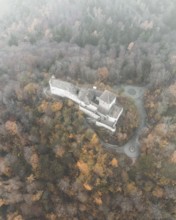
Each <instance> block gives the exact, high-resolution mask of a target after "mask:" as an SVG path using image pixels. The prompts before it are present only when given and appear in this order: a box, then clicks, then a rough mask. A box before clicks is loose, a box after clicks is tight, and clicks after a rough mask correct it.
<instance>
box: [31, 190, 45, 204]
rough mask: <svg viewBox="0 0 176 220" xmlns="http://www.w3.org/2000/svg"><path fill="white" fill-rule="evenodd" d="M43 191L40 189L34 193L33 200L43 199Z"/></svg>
mask: <svg viewBox="0 0 176 220" xmlns="http://www.w3.org/2000/svg"><path fill="white" fill-rule="evenodd" d="M42 194H43V191H42V190H40V191H38V192H37V193H36V194H34V195H32V201H38V200H40V199H41V197H42Z"/></svg>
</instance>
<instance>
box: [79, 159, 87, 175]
mask: <svg viewBox="0 0 176 220" xmlns="http://www.w3.org/2000/svg"><path fill="white" fill-rule="evenodd" d="M76 165H77V167H78V168H79V170H80V171H81V173H83V174H85V175H88V174H89V168H88V166H87V164H86V163H84V162H83V161H78V162H77V164H76Z"/></svg>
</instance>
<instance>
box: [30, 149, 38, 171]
mask: <svg viewBox="0 0 176 220" xmlns="http://www.w3.org/2000/svg"><path fill="white" fill-rule="evenodd" d="M30 163H31V166H32V168H33V169H34V170H36V169H37V167H38V165H39V157H38V155H37V153H34V154H32V156H31V158H30Z"/></svg>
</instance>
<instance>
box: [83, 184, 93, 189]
mask: <svg viewBox="0 0 176 220" xmlns="http://www.w3.org/2000/svg"><path fill="white" fill-rule="evenodd" d="M83 186H84V188H85V189H86V190H87V191H91V190H92V186H90V185H89V184H87V183H84V184H83Z"/></svg>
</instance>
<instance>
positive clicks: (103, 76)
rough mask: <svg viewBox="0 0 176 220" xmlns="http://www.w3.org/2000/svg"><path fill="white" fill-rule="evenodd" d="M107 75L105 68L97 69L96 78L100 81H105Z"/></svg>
mask: <svg viewBox="0 0 176 220" xmlns="http://www.w3.org/2000/svg"><path fill="white" fill-rule="evenodd" d="M108 75H109V71H108V69H107V68H106V67H102V68H98V76H99V78H100V79H101V80H105V79H106V78H107V77H108Z"/></svg>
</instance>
